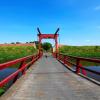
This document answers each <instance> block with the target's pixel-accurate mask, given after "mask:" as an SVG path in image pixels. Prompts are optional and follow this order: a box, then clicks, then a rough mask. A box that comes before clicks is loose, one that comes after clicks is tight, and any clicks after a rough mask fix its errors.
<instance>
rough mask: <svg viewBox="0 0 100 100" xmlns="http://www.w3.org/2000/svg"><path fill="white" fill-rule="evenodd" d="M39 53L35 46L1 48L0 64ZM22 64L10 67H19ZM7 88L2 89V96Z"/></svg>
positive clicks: (0, 91) (0, 89)
mask: <svg viewBox="0 0 100 100" xmlns="http://www.w3.org/2000/svg"><path fill="white" fill-rule="evenodd" d="M36 53H37V49H35V48H34V47H33V46H1V47H0V63H4V62H7V61H11V60H15V59H17V58H21V57H25V56H29V55H33V54H36ZM19 65H20V63H18V64H16V65H14V66H10V68H11V67H16V68H17V67H19ZM5 88H6V86H4V87H2V88H0V95H2V94H3V93H4V92H5Z"/></svg>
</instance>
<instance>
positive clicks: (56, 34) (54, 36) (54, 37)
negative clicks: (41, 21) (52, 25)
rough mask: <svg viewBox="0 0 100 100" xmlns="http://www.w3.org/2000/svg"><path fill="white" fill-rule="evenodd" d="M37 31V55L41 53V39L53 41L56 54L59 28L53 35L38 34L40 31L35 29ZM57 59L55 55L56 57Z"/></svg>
mask: <svg viewBox="0 0 100 100" xmlns="http://www.w3.org/2000/svg"><path fill="white" fill-rule="evenodd" d="M37 31H38V33H39V34H38V37H39V54H40V53H41V50H42V49H41V41H42V39H54V40H55V46H56V52H55V53H56V54H57V53H58V36H59V34H58V31H59V28H58V29H57V30H56V32H55V33H54V34H42V33H41V32H40V29H39V28H37ZM56 57H57V55H56Z"/></svg>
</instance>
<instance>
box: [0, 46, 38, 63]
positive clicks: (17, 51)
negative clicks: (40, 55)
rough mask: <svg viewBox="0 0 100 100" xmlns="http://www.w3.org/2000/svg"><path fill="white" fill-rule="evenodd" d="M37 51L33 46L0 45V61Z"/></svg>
mask: <svg viewBox="0 0 100 100" xmlns="http://www.w3.org/2000/svg"><path fill="white" fill-rule="evenodd" d="M35 53H37V50H36V49H35V48H34V47H33V46H1V47H0V63H4V62H7V61H11V60H14V59H17V58H21V57H25V56H29V55H32V54H35Z"/></svg>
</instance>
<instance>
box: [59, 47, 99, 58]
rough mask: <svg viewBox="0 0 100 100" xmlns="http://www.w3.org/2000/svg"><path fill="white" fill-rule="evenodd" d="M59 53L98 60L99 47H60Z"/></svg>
mask: <svg viewBox="0 0 100 100" xmlns="http://www.w3.org/2000/svg"><path fill="white" fill-rule="evenodd" d="M59 52H60V53H64V54H66V55H71V56H79V57H87V58H100V46H62V47H60V48H59Z"/></svg>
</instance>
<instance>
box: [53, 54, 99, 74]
mask: <svg viewBox="0 0 100 100" xmlns="http://www.w3.org/2000/svg"><path fill="white" fill-rule="evenodd" d="M56 55H57V59H58V60H60V61H62V63H64V64H65V65H67V67H68V66H69V68H70V69H72V68H71V66H75V69H74V71H75V73H77V74H79V73H81V74H83V75H84V76H87V71H88V72H91V73H93V74H96V75H100V71H95V70H91V69H88V68H86V67H83V65H82V63H81V62H82V61H86V62H92V63H97V64H99V66H100V59H91V58H83V57H74V56H68V55H64V54H59V53H58V54H55V53H53V56H54V57H56ZM71 59H74V60H75V61H74V62H73V61H71ZM72 70H73V69H72Z"/></svg>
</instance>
